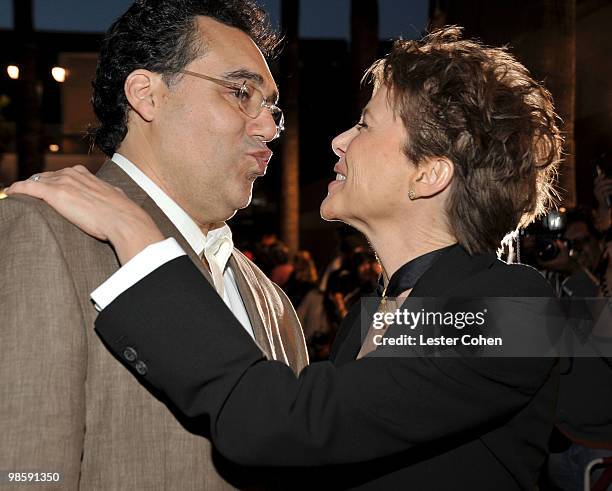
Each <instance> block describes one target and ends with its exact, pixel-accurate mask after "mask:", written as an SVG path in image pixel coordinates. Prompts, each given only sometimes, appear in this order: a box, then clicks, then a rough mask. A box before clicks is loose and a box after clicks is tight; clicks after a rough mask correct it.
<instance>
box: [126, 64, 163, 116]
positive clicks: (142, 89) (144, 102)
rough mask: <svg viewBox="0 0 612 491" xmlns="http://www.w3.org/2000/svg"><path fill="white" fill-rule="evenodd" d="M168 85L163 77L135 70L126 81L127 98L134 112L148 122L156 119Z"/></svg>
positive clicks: (147, 71) (146, 71)
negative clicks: (163, 93) (162, 92)
mask: <svg viewBox="0 0 612 491" xmlns="http://www.w3.org/2000/svg"><path fill="white" fill-rule="evenodd" d="M163 90H166V84H165V83H164V81H163V80H162V78H161V75H159V74H157V73H153V72H150V71H149V70H142V69H139V70H134V71H133V72H132V73H130V74H129V75H128V77H127V78H126V79H125V84H124V91H125V96H126V98H127V100H128V103H129V104H130V106H131V108H132V110H133V111H134V112H136V113H137V114H138V115H139V116H140V117H141V118H142V119H143V120H145V121H146V122H149V123H150V122H151V121H153V119H154V118H155V113H156V111H157V109H158V107H159V102H160V101H161V95H162V94H161V91H163Z"/></svg>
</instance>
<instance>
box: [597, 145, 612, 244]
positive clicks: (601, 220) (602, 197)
mask: <svg viewBox="0 0 612 491" xmlns="http://www.w3.org/2000/svg"><path fill="white" fill-rule="evenodd" d="M594 167H595V181H594V182H593V194H594V195H595V200H596V201H597V208H596V210H595V223H596V225H597V228H598V229H599V231H600V232H602V233H604V234H605V233H606V231H608V230H610V229H611V228H612V159H611V157H610V156H609V155H606V154H604V155H602V156H601V157H600V158H598V159H596V160H595V162H594Z"/></svg>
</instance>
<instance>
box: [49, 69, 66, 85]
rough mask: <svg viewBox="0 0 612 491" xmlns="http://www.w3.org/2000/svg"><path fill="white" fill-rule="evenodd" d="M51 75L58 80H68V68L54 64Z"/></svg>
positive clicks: (60, 81)
mask: <svg viewBox="0 0 612 491" xmlns="http://www.w3.org/2000/svg"><path fill="white" fill-rule="evenodd" d="M51 75H53V79H54V80H55V81H56V82H59V83H62V82H65V81H66V69H65V68H62V67H61V66H54V67H53V68H52V69H51Z"/></svg>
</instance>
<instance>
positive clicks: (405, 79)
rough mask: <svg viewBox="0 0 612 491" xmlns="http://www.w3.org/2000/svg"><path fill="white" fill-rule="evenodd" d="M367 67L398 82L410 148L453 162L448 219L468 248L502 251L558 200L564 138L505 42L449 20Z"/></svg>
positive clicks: (391, 84) (546, 99)
mask: <svg viewBox="0 0 612 491" xmlns="http://www.w3.org/2000/svg"><path fill="white" fill-rule="evenodd" d="M368 75H369V76H370V77H371V78H372V79H373V80H374V84H375V87H376V86H379V85H380V84H384V85H385V86H387V87H388V88H389V89H390V91H389V93H390V97H391V99H392V101H391V102H392V107H394V108H395V111H396V113H397V114H398V115H399V116H400V117H401V119H402V121H403V123H404V126H405V128H406V131H407V134H408V138H407V141H406V144H405V147H404V152H405V154H406V156H407V157H408V158H409V159H410V160H411V161H412V162H413V163H414V164H415V165H417V166H418V165H419V164H420V163H422V162H423V161H424V160H425V159H428V158H432V157H446V158H448V159H449V160H451V161H452V162H453V164H454V167H455V173H454V177H453V182H452V184H451V190H450V196H449V201H448V206H447V215H448V222H449V226H450V227H451V229H452V231H453V232H454V234H455V236H456V238H457V239H458V241H459V243H460V244H461V245H463V246H464V247H465V248H466V249H467V250H468V251H469V252H470V253H472V254H476V253H483V252H491V251H495V250H496V249H497V248H498V247H499V245H500V242H501V240H502V239H503V237H504V236H505V235H506V234H507V233H508V232H511V231H514V230H516V229H517V227H519V226H524V225H526V224H528V223H529V222H531V221H532V220H533V219H534V218H535V217H536V216H537V215H539V214H541V213H543V212H544V211H545V210H546V209H547V207H548V206H549V205H550V203H551V202H552V200H553V199H554V197H555V196H556V193H555V191H554V188H553V181H554V178H555V177H556V171H557V166H558V163H559V161H560V156H561V149H562V145H563V140H562V138H561V136H560V134H559V130H558V128H557V125H556V120H557V117H556V115H555V112H554V108H553V101H552V97H551V95H550V93H549V92H548V91H547V90H546V89H545V88H544V87H543V86H542V85H541V84H539V83H538V82H536V81H534V80H533V79H532V78H531V76H530V74H529V71H528V70H527V69H526V68H525V67H524V66H523V65H522V64H521V63H519V62H518V61H517V60H516V59H515V58H514V57H513V56H512V55H510V54H509V53H508V52H507V50H506V49H505V48H491V47H488V46H485V45H483V44H481V43H480V42H478V41H473V40H463V39H461V28H459V27H455V26H453V27H445V28H442V29H439V30H436V31H434V32H432V33H431V34H429V35H427V36H426V37H424V38H423V39H421V40H420V41H405V40H399V41H396V42H395V43H394V45H393V49H392V51H391V53H390V54H389V55H388V56H386V57H385V58H384V59H382V60H379V61H377V62H376V63H375V64H374V65H373V66H372V67H371V68H370V70H369V71H368V74H367V76H368Z"/></svg>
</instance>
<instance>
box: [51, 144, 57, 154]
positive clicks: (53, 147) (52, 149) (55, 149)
mask: <svg viewBox="0 0 612 491" xmlns="http://www.w3.org/2000/svg"><path fill="white" fill-rule="evenodd" d="M49 150H51V151H52V152H53V153H56V152H59V145H56V144H55V143H52V144H51V145H49Z"/></svg>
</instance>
